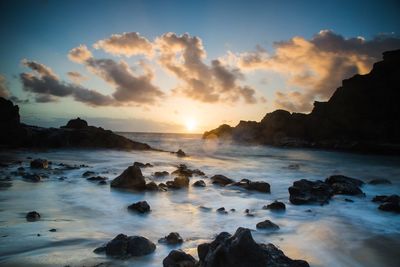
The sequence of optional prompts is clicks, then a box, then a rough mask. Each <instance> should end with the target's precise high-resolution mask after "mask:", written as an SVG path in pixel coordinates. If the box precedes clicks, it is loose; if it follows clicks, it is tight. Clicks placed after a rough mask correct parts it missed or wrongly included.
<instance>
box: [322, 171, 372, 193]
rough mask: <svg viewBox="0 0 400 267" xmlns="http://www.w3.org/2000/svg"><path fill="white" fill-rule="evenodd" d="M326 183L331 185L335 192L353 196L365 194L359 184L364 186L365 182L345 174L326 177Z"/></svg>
mask: <svg viewBox="0 0 400 267" xmlns="http://www.w3.org/2000/svg"><path fill="white" fill-rule="evenodd" d="M325 183H327V184H330V185H331V187H332V189H333V191H334V194H338V195H351V196H353V195H362V194H363V192H362V191H361V189H360V188H359V186H362V185H363V184H364V182H363V181H361V180H358V179H354V178H350V177H346V176H344V175H332V176H330V177H328V178H326V180H325Z"/></svg>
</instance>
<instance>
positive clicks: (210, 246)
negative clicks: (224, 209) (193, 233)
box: [197, 227, 309, 267]
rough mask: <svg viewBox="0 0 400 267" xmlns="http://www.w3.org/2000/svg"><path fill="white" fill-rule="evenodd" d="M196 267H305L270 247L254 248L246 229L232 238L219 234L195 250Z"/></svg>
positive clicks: (238, 230) (226, 234) (225, 234)
mask: <svg viewBox="0 0 400 267" xmlns="http://www.w3.org/2000/svg"><path fill="white" fill-rule="evenodd" d="M197 251H198V255H199V260H200V261H199V267H214V266H218V267H231V266H240V267H266V266H269V267H307V266H309V265H308V263H307V262H306V261H302V260H292V259H290V258H288V257H287V256H285V254H284V253H283V252H282V251H281V250H279V249H278V248H276V247H275V246H274V245H273V244H267V245H265V244H257V243H256V242H255V241H254V239H253V237H252V235H251V232H250V230H249V229H246V228H241V227H240V228H238V229H237V230H236V233H235V234H234V235H233V236H231V235H230V234H229V233H226V232H222V233H220V234H219V235H218V236H217V237H216V238H215V240H214V241H212V242H211V243H205V244H201V245H199V246H198V247H197Z"/></svg>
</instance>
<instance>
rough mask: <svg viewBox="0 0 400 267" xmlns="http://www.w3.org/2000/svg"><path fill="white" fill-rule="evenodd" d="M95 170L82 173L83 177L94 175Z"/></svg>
mask: <svg viewBox="0 0 400 267" xmlns="http://www.w3.org/2000/svg"><path fill="white" fill-rule="evenodd" d="M95 174H96V173H95V172H92V171H85V172H84V173H82V177H89V176H93V175H95Z"/></svg>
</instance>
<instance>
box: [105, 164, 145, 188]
mask: <svg viewBox="0 0 400 267" xmlns="http://www.w3.org/2000/svg"><path fill="white" fill-rule="evenodd" d="M111 187H118V188H125V189H134V190H139V191H140V190H145V189H146V181H145V179H144V176H143V174H142V171H141V170H140V168H139V167H137V166H135V165H132V166H129V167H128V168H127V169H126V170H125V171H124V172H123V173H122V174H121V175H119V176H118V177H117V178H115V179H114V180H112V181H111Z"/></svg>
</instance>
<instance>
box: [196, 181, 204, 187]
mask: <svg viewBox="0 0 400 267" xmlns="http://www.w3.org/2000/svg"><path fill="white" fill-rule="evenodd" d="M193 186H195V187H206V183H205V182H204V181H203V180H198V181H196V182H194V183H193Z"/></svg>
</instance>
